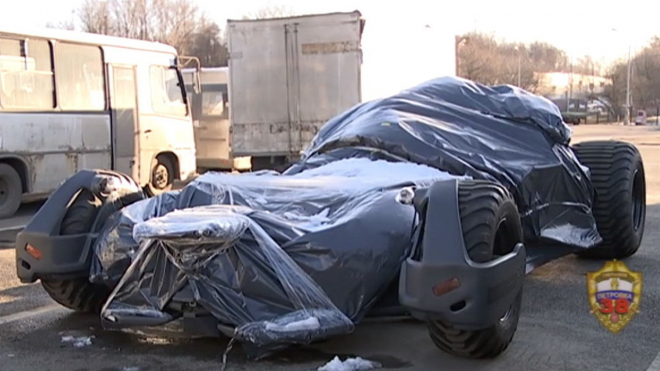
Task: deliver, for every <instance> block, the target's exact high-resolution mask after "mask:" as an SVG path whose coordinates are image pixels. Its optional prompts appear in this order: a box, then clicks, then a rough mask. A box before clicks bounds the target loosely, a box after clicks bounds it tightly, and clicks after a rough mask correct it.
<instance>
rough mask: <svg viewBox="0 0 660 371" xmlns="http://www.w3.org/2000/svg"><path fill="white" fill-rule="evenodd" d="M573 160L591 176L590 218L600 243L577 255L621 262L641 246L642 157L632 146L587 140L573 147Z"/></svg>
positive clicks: (643, 215) (643, 205)
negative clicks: (593, 220) (592, 193)
mask: <svg viewBox="0 0 660 371" xmlns="http://www.w3.org/2000/svg"><path fill="white" fill-rule="evenodd" d="M572 148H573V150H574V152H575V155H576V157H577V158H578V160H579V161H580V163H582V164H583V165H584V166H586V167H588V168H589V170H590V173H591V182H592V184H593V186H594V188H595V189H596V197H595V200H594V202H593V208H592V209H593V215H594V218H595V219H596V226H597V228H598V233H599V234H600V235H601V237H602V238H603V242H602V243H601V244H599V245H598V246H596V247H593V248H591V249H587V250H584V251H580V252H578V254H577V255H578V256H580V257H583V258H593V259H623V258H627V257H629V256H632V255H634V254H635V253H636V252H637V250H639V246H640V245H641V243H642V237H643V235H644V224H645V223H646V179H645V174H644V164H643V162H642V156H641V154H640V152H639V150H638V149H637V147H635V146H634V145H632V144H630V143H625V142H619V141H587V142H582V143H578V144H575V145H573V147H572Z"/></svg>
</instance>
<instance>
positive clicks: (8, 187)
mask: <svg viewBox="0 0 660 371" xmlns="http://www.w3.org/2000/svg"><path fill="white" fill-rule="evenodd" d="M22 196H23V182H21V177H20V176H19V175H18V172H16V170H14V168H13V167H11V166H10V165H8V164H5V163H0V218H9V217H12V216H14V214H16V211H18V209H19V208H20V207H21V197H22Z"/></svg>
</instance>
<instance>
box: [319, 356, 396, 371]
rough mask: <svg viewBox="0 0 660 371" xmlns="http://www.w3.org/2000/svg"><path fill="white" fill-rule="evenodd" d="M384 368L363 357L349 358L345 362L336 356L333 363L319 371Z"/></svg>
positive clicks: (356, 370) (355, 370) (327, 364)
mask: <svg viewBox="0 0 660 371" xmlns="http://www.w3.org/2000/svg"><path fill="white" fill-rule="evenodd" d="M381 367H383V366H382V365H381V364H380V363H378V362H374V361H369V360H366V359H364V358H362V357H357V358H347V359H346V360H345V361H342V360H340V359H339V356H335V358H333V359H332V361H330V362H328V363H326V364H325V365H323V366H321V367H319V368H318V369H317V371H362V370H373V369H375V368H381Z"/></svg>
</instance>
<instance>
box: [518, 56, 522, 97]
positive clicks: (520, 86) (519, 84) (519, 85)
mask: <svg viewBox="0 0 660 371" xmlns="http://www.w3.org/2000/svg"><path fill="white" fill-rule="evenodd" d="M520 59H521V57H520V51H518V87H519V88H521V89H522V85H521V83H520V63H521V62H520Z"/></svg>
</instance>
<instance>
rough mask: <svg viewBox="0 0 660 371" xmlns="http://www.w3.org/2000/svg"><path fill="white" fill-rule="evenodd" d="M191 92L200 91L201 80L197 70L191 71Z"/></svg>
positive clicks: (197, 92) (196, 92)
mask: <svg viewBox="0 0 660 371" xmlns="http://www.w3.org/2000/svg"><path fill="white" fill-rule="evenodd" d="M193 92H194V93H195V94H199V93H201V92H202V82H201V80H200V77H199V70H196V71H195V72H194V73H193Z"/></svg>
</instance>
